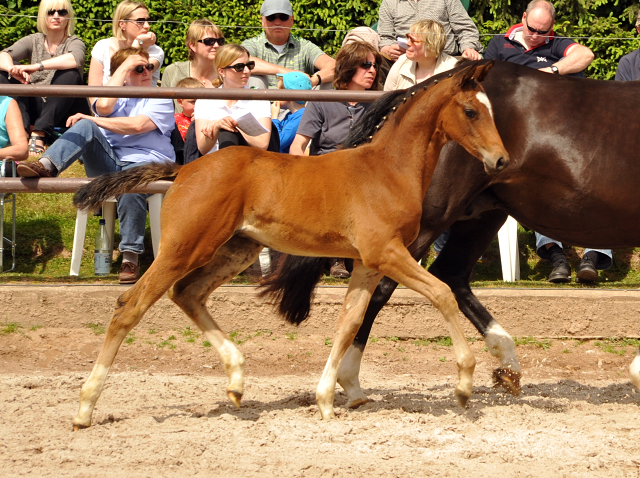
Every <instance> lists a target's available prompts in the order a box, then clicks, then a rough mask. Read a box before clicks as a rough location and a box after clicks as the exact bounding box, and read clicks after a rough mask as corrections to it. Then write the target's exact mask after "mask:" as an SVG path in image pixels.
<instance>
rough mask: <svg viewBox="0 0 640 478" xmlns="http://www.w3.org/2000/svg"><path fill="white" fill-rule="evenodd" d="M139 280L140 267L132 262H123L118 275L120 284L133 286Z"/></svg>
mask: <svg viewBox="0 0 640 478" xmlns="http://www.w3.org/2000/svg"><path fill="white" fill-rule="evenodd" d="M138 279H140V266H139V265H137V264H134V263H133V262H123V263H122V265H121V266H120V272H119V273H118V281H120V283H121V284H135V283H136V282H138Z"/></svg>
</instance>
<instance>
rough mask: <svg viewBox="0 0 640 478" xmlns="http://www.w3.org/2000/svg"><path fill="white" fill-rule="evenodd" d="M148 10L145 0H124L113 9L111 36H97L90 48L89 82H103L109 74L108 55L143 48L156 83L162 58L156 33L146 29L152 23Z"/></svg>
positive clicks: (99, 84) (97, 84) (100, 84)
mask: <svg viewBox="0 0 640 478" xmlns="http://www.w3.org/2000/svg"><path fill="white" fill-rule="evenodd" d="M151 21H152V20H151V17H150V16H149V10H147V7H146V6H145V4H144V3H140V2H134V1H132V0H124V1H122V2H120V3H119V4H118V6H117V7H116V10H115V12H113V22H112V25H111V31H112V32H113V36H112V37H111V38H105V39H103V40H99V41H98V42H97V43H96V44H95V46H94V47H93V50H91V63H90V65H89V81H88V83H89V86H103V85H106V84H107V82H108V81H109V79H110V78H111V72H112V68H111V65H110V58H111V56H112V55H113V54H114V53H115V52H117V51H118V50H122V49H123V48H130V47H131V48H139V49H141V50H145V51H146V52H147V53H148V55H149V58H150V61H149V63H151V64H152V65H153V81H152V82H151V86H156V85H157V84H158V81H159V80H160V65H162V62H163V61H164V52H163V51H162V48H160V47H159V46H158V45H156V34H155V33H153V32H151V31H149V28H150V26H151Z"/></svg>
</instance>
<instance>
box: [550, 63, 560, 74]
mask: <svg viewBox="0 0 640 478" xmlns="http://www.w3.org/2000/svg"><path fill="white" fill-rule="evenodd" d="M551 71H552V72H553V74H554V75H559V74H560V71H559V70H558V67H557V66H556V65H551Z"/></svg>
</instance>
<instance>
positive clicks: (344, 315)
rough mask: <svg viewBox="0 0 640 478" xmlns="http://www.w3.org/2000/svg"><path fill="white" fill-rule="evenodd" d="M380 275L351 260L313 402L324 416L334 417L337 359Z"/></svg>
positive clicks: (344, 350) (349, 342)
mask: <svg viewBox="0 0 640 478" xmlns="http://www.w3.org/2000/svg"><path fill="white" fill-rule="evenodd" d="M381 278H382V274H380V273H378V272H375V271H372V270H371V269H367V268H366V267H364V266H363V265H362V262H361V261H359V260H355V261H354V263H353V273H352V274H351V280H350V281H349V289H348V290H347V296H346V298H345V301H344V303H343V304H342V309H341V310H340V316H339V318H338V330H337V332H336V336H335V338H334V341H333V347H332V348H331V354H330V355H329V359H328V360H327V365H326V366H325V367H324V372H323V373H322V378H320V383H318V389H317V391H316V402H317V403H318V408H320V414H321V415H322V418H324V419H328V418H333V417H334V416H335V414H334V412H333V399H334V396H335V393H336V379H337V376H338V368H339V367H340V361H341V360H342V357H343V356H344V354H345V352H346V350H347V349H348V348H349V346H350V345H351V343H352V342H353V338H354V337H355V336H356V333H358V330H359V329H360V325H361V324H362V319H363V317H364V312H365V310H366V309H367V305H368V304H369V300H370V299H371V295H372V294H373V291H374V290H375V288H376V286H377V285H378V282H380V279H381Z"/></svg>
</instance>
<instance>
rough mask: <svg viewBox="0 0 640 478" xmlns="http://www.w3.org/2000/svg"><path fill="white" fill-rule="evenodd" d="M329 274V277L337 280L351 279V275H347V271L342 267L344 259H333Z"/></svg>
mask: <svg viewBox="0 0 640 478" xmlns="http://www.w3.org/2000/svg"><path fill="white" fill-rule="evenodd" d="M329 274H331V277H336V278H337V279H348V278H349V277H351V274H349V271H348V270H347V268H346V267H345V265H344V259H334V260H333V265H332V266H331V269H330V270H329Z"/></svg>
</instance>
